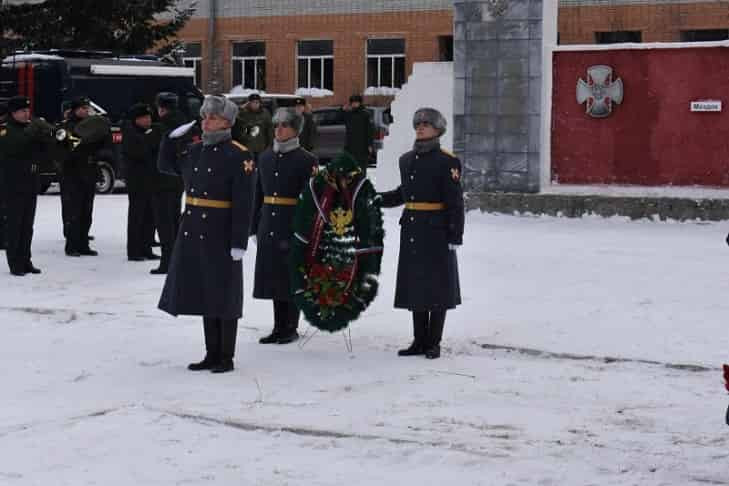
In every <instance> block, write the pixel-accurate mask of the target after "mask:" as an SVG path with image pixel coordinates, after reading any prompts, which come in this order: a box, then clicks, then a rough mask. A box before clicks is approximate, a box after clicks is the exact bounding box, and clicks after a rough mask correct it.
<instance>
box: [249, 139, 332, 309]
mask: <svg viewBox="0 0 729 486" xmlns="http://www.w3.org/2000/svg"><path fill="white" fill-rule="evenodd" d="M317 164H318V163H317V159H316V157H315V156H314V155H312V154H311V153H309V152H307V151H306V150H304V149H302V148H297V149H295V150H292V151H291V152H288V153H286V154H283V153H275V152H274V151H273V150H272V149H268V150H266V151H265V152H263V154H261V156H260V157H259V159H258V182H257V184H256V199H255V201H256V202H255V208H256V211H255V216H254V220H253V227H252V232H253V233H254V234H256V241H257V245H256V246H257V251H256V280H255V284H254V287H253V297H255V298H257V299H269V300H271V299H273V300H282V301H291V300H293V298H292V295H291V288H290V287H291V284H290V283H289V280H290V278H291V277H290V272H289V251H290V249H291V237H292V235H293V218H294V212H295V211H296V205H295V204H292V203H293V202H294V201H295V200H297V199H298V197H299V194H301V191H302V190H303V189H304V188H305V187H306V185H307V184H308V182H309V178H310V177H311V175H312V174H313V172H314V168H315V167H317ZM271 198H278V199H271ZM281 198H283V199H281ZM266 201H268V202H266ZM282 203H283V204H282Z"/></svg>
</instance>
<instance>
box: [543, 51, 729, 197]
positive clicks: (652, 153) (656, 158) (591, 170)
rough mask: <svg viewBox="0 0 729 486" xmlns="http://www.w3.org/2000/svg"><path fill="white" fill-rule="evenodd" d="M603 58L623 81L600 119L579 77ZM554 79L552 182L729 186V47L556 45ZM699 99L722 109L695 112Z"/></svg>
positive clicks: (616, 76)
mask: <svg viewBox="0 0 729 486" xmlns="http://www.w3.org/2000/svg"><path fill="white" fill-rule="evenodd" d="M598 64H605V65H608V66H611V67H612V68H613V78H614V79H616V78H618V77H619V78H621V79H622V80H623V84H624V98H623V103H622V104H621V105H616V104H613V112H612V114H611V115H610V116H609V117H607V118H602V119H596V118H592V117H590V116H588V115H587V114H586V113H585V105H584V104H582V105H580V104H578V103H577V100H576V86H577V80H578V79H580V78H582V79H583V80H586V79H587V68H589V67H590V66H594V65H598ZM553 86H554V88H553V102H552V181H553V182H558V183H561V184H637V185H650V186H659V185H680V186H688V185H702V186H724V187H729V49H728V48H722V47H712V48H686V49H682V48H679V49H646V50H610V51H581V52H566V51H563V52H556V53H555V54H554V85H553ZM702 99H712V100H721V101H722V111H721V112H720V113H692V112H691V111H690V107H689V105H690V102H691V101H696V100H702Z"/></svg>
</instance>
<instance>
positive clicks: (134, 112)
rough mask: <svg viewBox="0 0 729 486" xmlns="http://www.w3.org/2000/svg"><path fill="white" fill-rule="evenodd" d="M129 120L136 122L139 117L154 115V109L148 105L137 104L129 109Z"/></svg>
mask: <svg viewBox="0 0 729 486" xmlns="http://www.w3.org/2000/svg"><path fill="white" fill-rule="evenodd" d="M127 114H128V116H129V119H130V120H132V121H134V120H136V119H137V118H139V117H142V116H147V115H151V114H152V107H151V106H149V105H148V104H146V103H136V104H134V105H132V106H131V107H130V108H129V111H128V112H127Z"/></svg>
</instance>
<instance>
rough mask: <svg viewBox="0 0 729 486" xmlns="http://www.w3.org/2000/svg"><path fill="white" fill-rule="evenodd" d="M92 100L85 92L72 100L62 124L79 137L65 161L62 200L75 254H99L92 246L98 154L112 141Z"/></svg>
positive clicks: (69, 252)
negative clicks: (92, 108) (93, 111)
mask: <svg viewBox="0 0 729 486" xmlns="http://www.w3.org/2000/svg"><path fill="white" fill-rule="evenodd" d="M90 104H91V101H90V100H89V99H88V98H86V97H85V96H81V97H79V98H76V99H74V100H73V101H72V102H71V114H70V115H69V118H68V119H67V120H66V121H64V123H63V125H62V126H63V128H64V129H65V130H66V131H67V132H68V133H69V134H70V135H71V136H73V137H77V139H78V144H77V145H76V146H75V147H74V148H73V149H72V150H71V151H70V153H69V155H68V158H67V159H66V160H65V161H64V163H63V180H62V185H63V194H62V201H61V203H62V204H63V205H64V208H63V214H64V221H63V225H64V234H65V235H66V255H68V256H74V257H78V256H81V255H90V256H96V255H98V252H96V250H92V249H91V248H90V246H89V230H90V229H91V223H92V219H93V211H94V197H95V195H96V181H97V179H98V170H99V169H98V167H97V162H96V160H95V158H94V155H95V154H96V152H98V151H99V149H101V148H102V147H103V146H104V145H105V144H108V143H110V142H111V131H110V130H109V125H108V122H107V121H105V120H104V119H103V118H101V117H96V116H95V117H93V120H91V119H90V111H89V110H90Z"/></svg>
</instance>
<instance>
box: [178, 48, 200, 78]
mask: <svg viewBox="0 0 729 486" xmlns="http://www.w3.org/2000/svg"><path fill="white" fill-rule="evenodd" d="M182 63H183V64H184V65H185V67H189V68H193V69H194V70H195V79H194V82H195V86H199V85H200V83H202V46H201V45H200V43H199V42H195V43H193V44H185V53H184V54H183V56H182Z"/></svg>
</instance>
